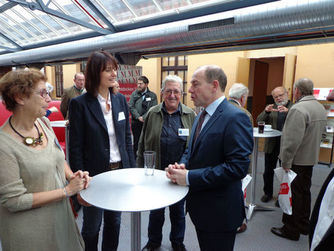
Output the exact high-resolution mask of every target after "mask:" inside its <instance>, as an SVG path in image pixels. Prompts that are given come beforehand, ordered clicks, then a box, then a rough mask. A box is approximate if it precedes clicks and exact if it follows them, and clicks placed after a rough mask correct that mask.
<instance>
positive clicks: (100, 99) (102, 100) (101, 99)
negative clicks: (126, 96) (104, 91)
mask: <svg viewBox="0 0 334 251" xmlns="http://www.w3.org/2000/svg"><path fill="white" fill-rule="evenodd" d="M97 100H98V101H99V102H100V103H101V102H104V103H105V102H106V99H105V98H104V97H102V96H101V95H100V93H98V94H97ZM108 104H110V105H111V100H110V92H108Z"/></svg>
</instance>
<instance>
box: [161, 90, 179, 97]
mask: <svg viewBox="0 0 334 251" xmlns="http://www.w3.org/2000/svg"><path fill="white" fill-rule="evenodd" d="M164 93H166V94H167V95H168V96H170V95H172V93H174V95H175V96H178V95H180V94H181V92H180V91H178V90H165V91H164Z"/></svg>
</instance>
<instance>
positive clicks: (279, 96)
mask: <svg viewBox="0 0 334 251" xmlns="http://www.w3.org/2000/svg"><path fill="white" fill-rule="evenodd" d="M284 95H285V93H282V94H278V95H276V96H273V98H274V99H276V98H281V97H283V96H284Z"/></svg>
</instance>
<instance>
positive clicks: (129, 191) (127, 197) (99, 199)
mask: <svg viewBox="0 0 334 251" xmlns="http://www.w3.org/2000/svg"><path fill="white" fill-rule="evenodd" d="M188 190H189V188H188V187H187V186H179V185H176V184H173V183H172V182H171V181H170V180H169V179H168V178H167V177H166V173H165V171H161V170H154V175H153V176H146V175H145V169H144V168H126V169H119V170H115V171H109V172H105V173H101V174H98V175H96V176H94V177H93V178H92V180H91V182H90V184H89V187H88V188H87V189H85V190H82V191H81V192H80V195H81V197H82V198H83V199H84V200H85V201H87V202H88V203H89V204H92V205H94V206H96V207H99V208H103V209H108V210H113V211H122V212H141V211H148V210H152V209H158V208H163V207H166V206H169V205H172V204H174V203H176V202H178V201H180V200H181V199H183V198H184V197H185V196H186V194H187V193H188Z"/></svg>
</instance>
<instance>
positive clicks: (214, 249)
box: [196, 229, 236, 251]
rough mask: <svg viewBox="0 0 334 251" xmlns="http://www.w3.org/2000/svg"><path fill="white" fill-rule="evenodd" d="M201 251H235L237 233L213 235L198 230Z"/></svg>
mask: <svg viewBox="0 0 334 251" xmlns="http://www.w3.org/2000/svg"><path fill="white" fill-rule="evenodd" d="M196 233H197V239H198V243H199V247H200V249H201V251H233V247H234V241H235V235H236V230H235V231H230V232H221V233H212V232H205V231H201V230H198V229H196Z"/></svg>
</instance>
